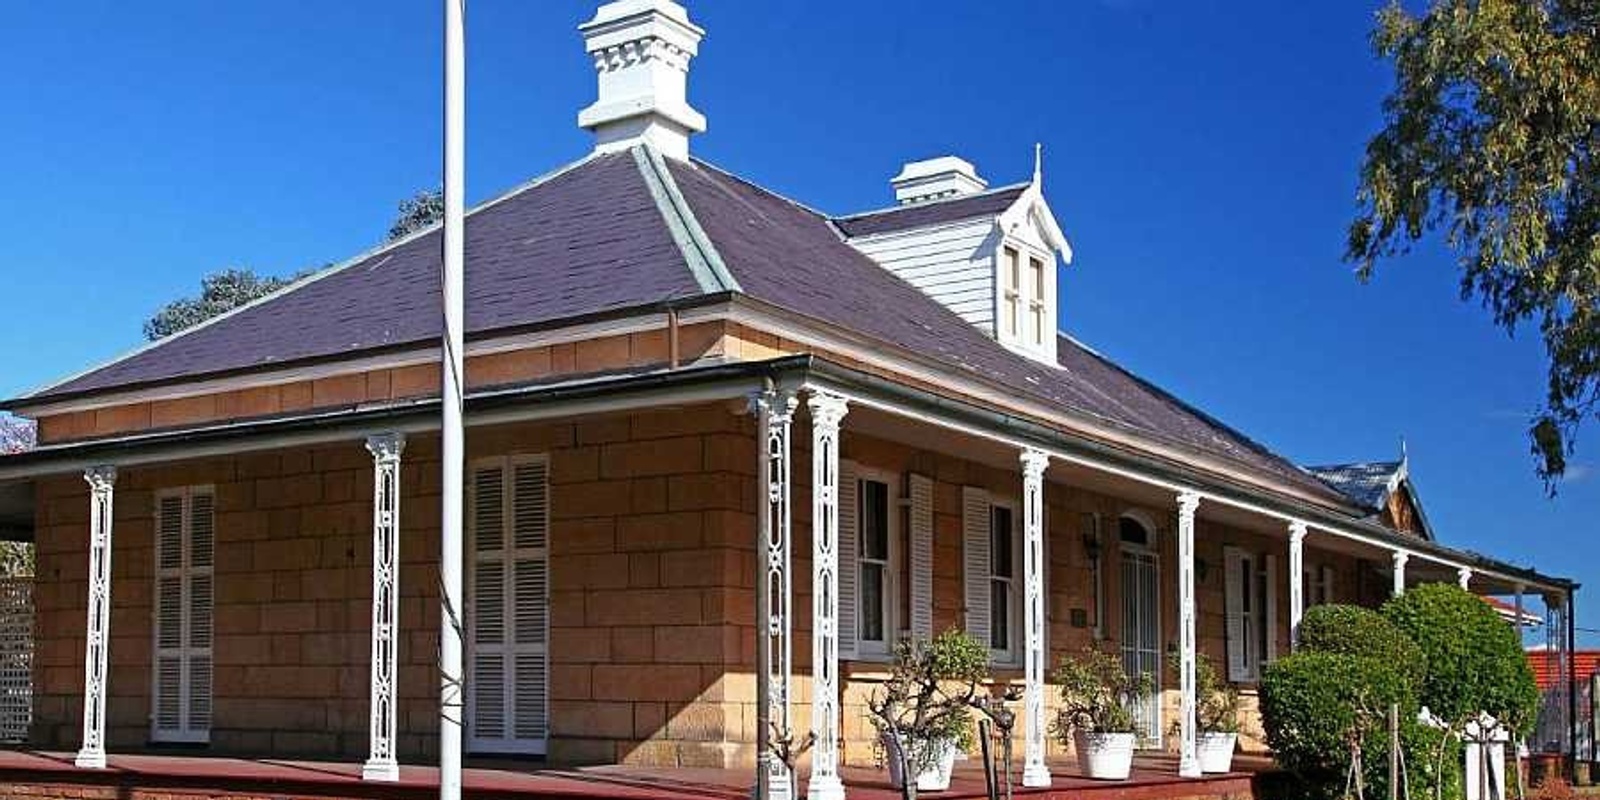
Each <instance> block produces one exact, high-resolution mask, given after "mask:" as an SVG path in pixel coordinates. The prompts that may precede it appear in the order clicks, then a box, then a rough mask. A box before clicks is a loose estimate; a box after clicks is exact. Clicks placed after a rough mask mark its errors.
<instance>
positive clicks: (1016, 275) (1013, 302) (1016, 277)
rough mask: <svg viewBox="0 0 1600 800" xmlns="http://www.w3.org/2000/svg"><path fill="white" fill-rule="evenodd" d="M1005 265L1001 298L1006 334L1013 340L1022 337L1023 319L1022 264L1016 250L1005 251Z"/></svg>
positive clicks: (1002, 272)
mask: <svg viewBox="0 0 1600 800" xmlns="http://www.w3.org/2000/svg"><path fill="white" fill-rule="evenodd" d="M1004 253H1005V263H1004V264H1002V265H1001V278H1002V279H1003V280H1004V281H1005V292H1004V295H1003V296H1002V297H1001V305H1002V306H1004V309H1003V311H1004V313H1005V332H1006V335H1007V336H1008V337H1010V338H1012V339H1016V338H1018V337H1019V336H1020V335H1021V331H1020V330H1019V326H1020V325H1021V317H1022V263H1021V256H1020V255H1019V254H1018V253H1017V250H1016V248H1013V247H1007V248H1005V249H1004Z"/></svg>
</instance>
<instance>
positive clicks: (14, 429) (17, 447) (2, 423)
mask: <svg viewBox="0 0 1600 800" xmlns="http://www.w3.org/2000/svg"><path fill="white" fill-rule="evenodd" d="M36 441H37V438H36V435H35V429H34V427H33V423H31V422H29V421H27V420H25V419H20V418H18V417H12V416H6V415H0V456H5V455H10V454H12V453H21V452H23V451H26V450H32V449H33V447H34V444H35V443H36Z"/></svg>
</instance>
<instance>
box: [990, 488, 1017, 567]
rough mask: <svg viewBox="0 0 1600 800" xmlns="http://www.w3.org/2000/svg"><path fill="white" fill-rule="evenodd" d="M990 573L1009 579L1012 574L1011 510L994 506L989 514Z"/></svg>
mask: <svg viewBox="0 0 1600 800" xmlns="http://www.w3.org/2000/svg"><path fill="white" fill-rule="evenodd" d="M989 573H990V574H991V575H998V576H1000V577H1005V578H1009V577H1011V575H1012V572H1011V509H1009V508H1004V507H1002V506H994V507H993V508H992V509H991V510H990V513H989Z"/></svg>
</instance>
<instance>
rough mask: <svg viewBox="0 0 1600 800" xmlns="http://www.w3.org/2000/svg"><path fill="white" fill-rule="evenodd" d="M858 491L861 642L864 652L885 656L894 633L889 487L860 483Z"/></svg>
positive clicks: (882, 484)
mask: <svg viewBox="0 0 1600 800" xmlns="http://www.w3.org/2000/svg"><path fill="white" fill-rule="evenodd" d="M857 486H858V488H857V495H856V496H857V498H858V500H857V502H858V503H859V509H860V516H858V517H857V525H856V530H857V532H858V536H859V537H860V538H859V540H858V541H859V544H858V549H857V551H856V552H857V553H858V554H859V556H858V560H857V563H858V569H859V570H860V582H859V583H858V584H857V586H858V587H859V588H860V592H861V599H860V604H859V605H858V606H857V608H859V609H860V610H861V617H860V626H861V627H860V629H859V632H860V637H861V639H860V642H861V648H862V649H863V650H864V651H867V652H882V653H886V652H888V650H889V641H890V632H891V631H893V630H894V624H893V620H892V617H891V614H890V609H891V608H892V607H893V604H892V603H891V602H890V598H892V597H893V596H894V594H893V587H892V585H891V584H892V583H893V581H892V580H891V576H892V575H893V574H894V559H893V555H892V552H891V549H890V547H889V543H890V541H891V539H892V537H891V536H890V533H889V484H887V483H884V482H882V481H876V480H869V479H863V480H862V481H861V482H860V483H859V484H858V485H857Z"/></svg>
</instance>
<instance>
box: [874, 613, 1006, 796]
mask: <svg viewBox="0 0 1600 800" xmlns="http://www.w3.org/2000/svg"><path fill="white" fill-rule="evenodd" d="M988 674H989V649H988V648H987V647H985V646H984V645H983V643H981V642H979V641H977V640H975V639H973V638H972V637H970V636H968V635H966V634H965V633H963V632H961V631H958V630H949V631H946V632H944V633H941V634H939V635H938V636H936V637H934V638H933V639H932V640H931V641H930V640H924V639H902V640H901V641H900V642H899V643H898V644H896V645H895V653H894V665H893V667H892V669H891V670H890V674H889V679H888V681H886V682H885V683H884V684H883V686H882V687H880V688H879V689H878V690H877V691H875V692H873V696H872V698H871V699H870V700H868V701H867V708H868V710H869V711H870V712H871V715H872V723H873V725H874V726H875V727H876V728H877V729H878V735H879V739H880V740H881V741H882V742H883V748H884V753H885V755H886V756H887V759H886V760H887V761H888V763H889V780H890V782H891V783H893V784H894V785H895V786H896V787H900V788H902V789H903V790H904V791H905V794H906V796H907V797H915V796H916V791H917V790H921V791H943V790H945V789H948V788H949V787H950V770H951V768H952V767H953V766H954V764H955V759H956V755H957V754H958V753H961V752H964V751H965V750H967V749H969V748H970V747H971V746H972V742H973V739H972V711H971V708H972V703H973V701H974V699H975V698H976V697H977V694H978V685H979V684H980V683H981V682H982V681H983V680H984V679H985V678H987V677H988ZM907 775H910V776H912V777H911V779H910V780H909V781H908V780H907V778H906V776H907Z"/></svg>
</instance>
